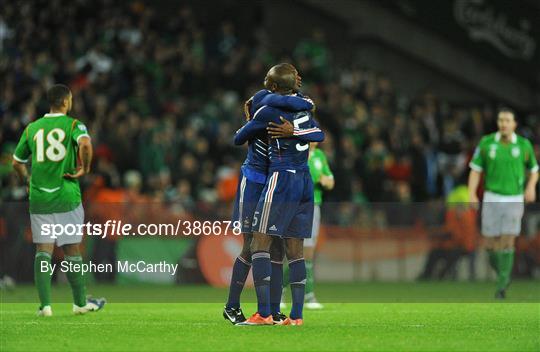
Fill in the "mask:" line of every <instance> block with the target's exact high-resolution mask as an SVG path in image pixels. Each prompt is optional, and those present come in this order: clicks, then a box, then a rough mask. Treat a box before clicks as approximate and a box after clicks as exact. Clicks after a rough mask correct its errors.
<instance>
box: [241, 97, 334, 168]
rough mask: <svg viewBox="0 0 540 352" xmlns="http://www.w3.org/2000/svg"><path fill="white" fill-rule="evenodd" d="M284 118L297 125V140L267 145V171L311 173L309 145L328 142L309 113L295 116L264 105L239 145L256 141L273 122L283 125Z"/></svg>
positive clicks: (270, 142)
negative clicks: (282, 119) (309, 171)
mask: <svg viewBox="0 0 540 352" xmlns="http://www.w3.org/2000/svg"><path fill="white" fill-rule="evenodd" d="M280 117H283V118H285V119H286V120H288V121H290V122H291V123H293V125H294V129H295V131H294V136H293V137H290V138H280V139H271V140H269V139H266V140H265V141H264V143H265V144H267V145H268V148H269V150H268V157H269V165H268V170H267V171H268V172H271V171H276V170H302V171H305V170H308V166H307V159H308V156H309V142H322V141H323V140H324V132H322V131H321V129H320V128H319V126H318V124H317V123H316V122H315V120H314V119H313V116H312V114H311V112H309V111H301V112H291V111H286V110H282V109H278V108H275V107H272V106H268V105H263V106H262V107H260V108H258V109H257V110H256V111H255V113H254V114H253V118H252V120H251V121H249V122H248V123H247V124H246V125H244V127H242V128H241V129H240V130H239V131H238V132H237V133H236V135H235V138H234V142H235V144H237V145H240V144H244V143H245V142H246V141H250V140H252V139H253V138H256V137H257V136H259V135H260V134H261V133H263V132H265V131H266V128H267V126H268V123H269V122H275V123H278V124H280V123H282V122H281V120H280ZM255 147H256V146H255ZM257 150H258V149H257Z"/></svg>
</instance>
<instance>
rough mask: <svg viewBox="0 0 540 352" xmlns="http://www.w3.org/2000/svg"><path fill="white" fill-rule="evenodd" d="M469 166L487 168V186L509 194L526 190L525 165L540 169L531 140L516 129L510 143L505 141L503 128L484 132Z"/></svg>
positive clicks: (518, 193) (479, 170) (480, 168)
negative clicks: (487, 132) (519, 134)
mask: <svg viewBox="0 0 540 352" xmlns="http://www.w3.org/2000/svg"><path fill="white" fill-rule="evenodd" d="M469 166H470V168H471V169H473V170H475V171H478V172H484V182H485V189H486V190H488V191H490V192H493V193H497V194H501V195H507V196H511V195H521V194H523V190H524V187H525V177H526V174H525V169H527V170H528V171H530V172H537V171H538V162H537V161H536V156H535V155H534V149H533V146H532V144H531V142H529V141H528V140H527V139H526V138H523V137H521V136H518V135H517V134H515V133H514V134H513V135H512V140H511V142H510V143H502V142H501V135H500V133H499V132H497V133H492V134H489V135H487V136H484V137H483V138H482V139H481V140H480V143H479V144H478V147H477V148H476V150H475V152H474V156H473V158H472V160H471V162H470V164H469Z"/></svg>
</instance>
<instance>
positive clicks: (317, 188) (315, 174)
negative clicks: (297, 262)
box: [282, 143, 334, 309]
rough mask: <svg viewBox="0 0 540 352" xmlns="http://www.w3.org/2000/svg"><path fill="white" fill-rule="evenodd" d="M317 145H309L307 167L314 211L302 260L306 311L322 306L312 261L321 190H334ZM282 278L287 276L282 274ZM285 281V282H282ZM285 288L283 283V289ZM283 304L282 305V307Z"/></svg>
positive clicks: (319, 219)
mask: <svg viewBox="0 0 540 352" xmlns="http://www.w3.org/2000/svg"><path fill="white" fill-rule="evenodd" d="M317 145H318V143H310V145H309V147H310V148H309V159H308V166H309V172H310V173H311V179H312V180H313V199H314V206H315V209H314V210H313V227H312V229H311V238H306V239H305V240H304V259H305V261H306V294H305V302H306V303H305V305H304V306H305V307H306V308H307V309H322V308H323V305H322V304H321V303H319V302H318V301H317V298H316V297H315V292H314V275H313V259H314V257H315V249H316V246H317V238H318V237H319V229H320V225H321V203H322V194H323V190H331V189H333V188H334V175H333V174H332V171H331V170H330V166H329V165H328V160H327V159H326V155H325V154H324V152H323V151H322V150H321V149H319V148H317ZM283 277H284V278H286V277H288V275H286V274H284V275H283ZM284 281H286V280H284ZM286 286H287V282H284V285H283V287H286ZM283 306H284V304H282V307H283Z"/></svg>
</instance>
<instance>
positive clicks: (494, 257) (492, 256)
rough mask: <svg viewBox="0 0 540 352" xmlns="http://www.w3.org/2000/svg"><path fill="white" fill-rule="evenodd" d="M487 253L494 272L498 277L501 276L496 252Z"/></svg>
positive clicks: (489, 251)
mask: <svg viewBox="0 0 540 352" xmlns="http://www.w3.org/2000/svg"><path fill="white" fill-rule="evenodd" d="M487 252H488V258H489V265H490V266H491V268H492V269H493V270H495V272H496V273H497V275H499V268H498V265H497V263H498V258H497V254H496V252H495V251H493V250H491V249H489V250H488V251H487Z"/></svg>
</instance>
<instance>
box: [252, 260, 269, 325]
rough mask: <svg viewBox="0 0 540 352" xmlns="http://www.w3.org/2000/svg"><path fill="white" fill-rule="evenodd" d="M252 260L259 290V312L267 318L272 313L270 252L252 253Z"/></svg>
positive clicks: (257, 290) (254, 276)
mask: <svg viewBox="0 0 540 352" xmlns="http://www.w3.org/2000/svg"><path fill="white" fill-rule="evenodd" d="M251 262H252V268H253V281H254V283H255V291H256V292H257V312H259V314H260V315H261V316H262V317H263V318H266V317H267V316H269V315H270V276H271V275H272V265H271V264H270V253H268V252H255V253H253V254H252V255H251Z"/></svg>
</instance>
